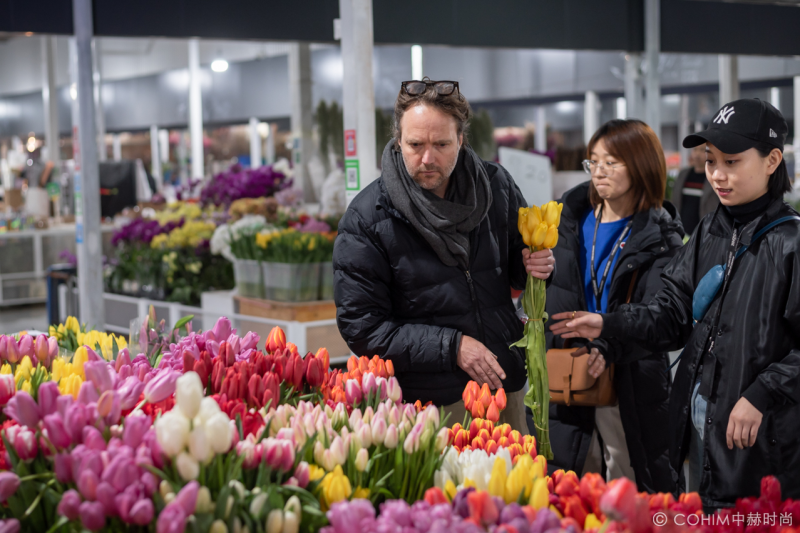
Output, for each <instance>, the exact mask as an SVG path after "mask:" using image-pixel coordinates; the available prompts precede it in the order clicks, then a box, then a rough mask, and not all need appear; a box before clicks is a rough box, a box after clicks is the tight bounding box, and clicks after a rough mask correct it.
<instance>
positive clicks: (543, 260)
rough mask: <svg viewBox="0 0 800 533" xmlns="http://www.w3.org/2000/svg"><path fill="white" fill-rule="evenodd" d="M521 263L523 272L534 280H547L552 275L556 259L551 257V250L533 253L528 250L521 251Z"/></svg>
mask: <svg viewBox="0 0 800 533" xmlns="http://www.w3.org/2000/svg"><path fill="white" fill-rule="evenodd" d="M522 262H523V263H524V264H525V270H527V271H528V274H530V275H531V276H533V277H534V278H539V279H547V278H549V277H550V274H552V273H553V269H554V268H555V264H556V258H555V257H553V250H539V251H538V252H533V253H531V251H530V250H529V249H528V248H525V249H523V250H522Z"/></svg>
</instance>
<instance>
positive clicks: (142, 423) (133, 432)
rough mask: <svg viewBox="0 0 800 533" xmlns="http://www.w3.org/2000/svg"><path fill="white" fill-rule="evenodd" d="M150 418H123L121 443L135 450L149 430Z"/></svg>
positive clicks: (134, 416) (129, 416)
mask: <svg viewBox="0 0 800 533" xmlns="http://www.w3.org/2000/svg"><path fill="white" fill-rule="evenodd" d="M150 426H151V423H150V418H149V417H147V416H138V415H128V416H127V417H125V422H124V429H123V431H122V441H123V442H124V443H125V444H126V445H128V446H130V447H131V448H134V449H135V448H137V447H138V446H139V445H140V444H141V443H142V439H144V436H145V434H146V433H147V430H148V429H150Z"/></svg>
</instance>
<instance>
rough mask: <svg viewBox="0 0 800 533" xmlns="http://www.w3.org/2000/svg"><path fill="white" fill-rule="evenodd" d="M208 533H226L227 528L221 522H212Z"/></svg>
mask: <svg viewBox="0 0 800 533" xmlns="http://www.w3.org/2000/svg"><path fill="white" fill-rule="evenodd" d="M208 533H228V526H227V525H226V524H225V522H223V521H222V520H214V522H213V523H212V524H211V529H209V530H208Z"/></svg>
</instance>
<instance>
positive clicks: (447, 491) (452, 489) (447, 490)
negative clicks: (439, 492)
mask: <svg viewBox="0 0 800 533" xmlns="http://www.w3.org/2000/svg"><path fill="white" fill-rule="evenodd" d="M457 492H458V491H457V490H456V485H455V483H453V480H452V479H448V480H447V483H445V484H444V495H445V496H447V499H448V500H450V501H451V502H452V501H453V498H455V497H456V493H457Z"/></svg>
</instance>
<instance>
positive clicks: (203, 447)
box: [189, 426, 213, 463]
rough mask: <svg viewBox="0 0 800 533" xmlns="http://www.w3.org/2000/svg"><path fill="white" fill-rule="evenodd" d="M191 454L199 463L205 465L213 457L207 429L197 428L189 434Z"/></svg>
mask: <svg viewBox="0 0 800 533" xmlns="http://www.w3.org/2000/svg"><path fill="white" fill-rule="evenodd" d="M189 453H190V454H192V457H193V458H194V460H195V461H197V462H198V463H205V462H206V461H208V460H209V459H211V457H212V456H213V453H212V451H211V446H210V445H209V444H208V435H207V434H206V428H204V427H202V426H198V427H195V428H194V429H193V430H192V432H191V433H190V434H189Z"/></svg>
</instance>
